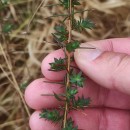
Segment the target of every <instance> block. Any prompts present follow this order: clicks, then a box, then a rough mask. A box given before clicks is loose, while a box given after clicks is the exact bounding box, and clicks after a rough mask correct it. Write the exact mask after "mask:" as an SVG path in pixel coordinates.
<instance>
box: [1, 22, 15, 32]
mask: <svg viewBox="0 0 130 130" xmlns="http://www.w3.org/2000/svg"><path fill="white" fill-rule="evenodd" d="M12 29H13V25H12V24H10V23H5V24H4V25H3V27H2V32H3V33H9V32H11V31H12Z"/></svg>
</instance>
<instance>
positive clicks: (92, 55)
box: [77, 49, 102, 61]
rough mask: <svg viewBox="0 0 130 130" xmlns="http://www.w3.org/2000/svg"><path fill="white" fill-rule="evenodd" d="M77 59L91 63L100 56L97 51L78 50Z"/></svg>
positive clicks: (99, 52) (100, 52)
mask: <svg viewBox="0 0 130 130" xmlns="http://www.w3.org/2000/svg"><path fill="white" fill-rule="evenodd" d="M77 53H78V58H81V60H87V61H93V60H95V59H96V58H97V57H99V56H100V55H101V54H102V51H100V50H98V49H78V50H77Z"/></svg>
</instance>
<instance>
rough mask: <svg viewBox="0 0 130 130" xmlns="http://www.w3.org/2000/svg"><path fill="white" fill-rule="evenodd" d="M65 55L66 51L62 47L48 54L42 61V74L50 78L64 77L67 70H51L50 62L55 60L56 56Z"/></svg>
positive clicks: (59, 78) (58, 78) (62, 56)
mask: <svg viewBox="0 0 130 130" xmlns="http://www.w3.org/2000/svg"><path fill="white" fill-rule="evenodd" d="M64 57H65V56H64V52H63V50H61V49H59V50H56V51H54V52H52V53H50V54H48V55H47V56H46V57H45V58H44V59H43V61H42V65H41V70H42V74H43V75H44V76H45V77H46V78H47V79H50V80H61V79H63V78H64V75H65V71H59V72H54V71H49V69H50V65H49V63H52V62H54V58H64Z"/></svg>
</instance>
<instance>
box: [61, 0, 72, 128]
mask: <svg viewBox="0 0 130 130" xmlns="http://www.w3.org/2000/svg"><path fill="white" fill-rule="evenodd" d="M71 14H72V0H69V20H68V22H69V25H68V31H69V37H68V43H67V44H69V43H70V42H71V35H72V32H71V30H72V16H71ZM65 51H66V55H67V71H68V73H67V77H66V93H67V88H69V87H70V80H69V79H70V74H69V72H70V61H71V57H70V53H69V52H68V51H67V50H65ZM67 115H68V101H67V99H66V102H65V111H64V119H63V128H65V127H66V122H67Z"/></svg>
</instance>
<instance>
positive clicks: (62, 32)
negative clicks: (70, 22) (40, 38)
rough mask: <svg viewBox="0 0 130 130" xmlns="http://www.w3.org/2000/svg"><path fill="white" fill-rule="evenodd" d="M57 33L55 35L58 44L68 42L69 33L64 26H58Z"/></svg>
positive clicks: (56, 27)
mask: <svg viewBox="0 0 130 130" xmlns="http://www.w3.org/2000/svg"><path fill="white" fill-rule="evenodd" d="M55 31H56V32H55V33H53V36H54V38H56V40H57V41H58V42H64V41H67V38H68V31H67V29H66V27H65V26H64V25H57V26H55Z"/></svg>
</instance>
